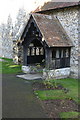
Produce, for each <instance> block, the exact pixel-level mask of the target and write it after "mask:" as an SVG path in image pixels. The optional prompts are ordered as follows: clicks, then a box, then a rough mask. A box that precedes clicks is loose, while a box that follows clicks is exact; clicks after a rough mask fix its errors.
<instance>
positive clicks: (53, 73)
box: [43, 68, 70, 79]
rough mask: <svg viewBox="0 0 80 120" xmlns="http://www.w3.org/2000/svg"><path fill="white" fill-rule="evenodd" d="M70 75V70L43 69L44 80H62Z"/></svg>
mask: <svg viewBox="0 0 80 120" xmlns="http://www.w3.org/2000/svg"><path fill="white" fill-rule="evenodd" d="M69 75H70V68H61V69H54V70H46V69H43V78H44V79H53V78H54V79H61V78H67V77H69Z"/></svg>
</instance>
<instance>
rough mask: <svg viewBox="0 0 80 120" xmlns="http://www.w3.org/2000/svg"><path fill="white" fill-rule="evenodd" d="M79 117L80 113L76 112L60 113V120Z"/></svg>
mask: <svg viewBox="0 0 80 120" xmlns="http://www.w3.org/2000/svg"><path fill="white" fill-rule="evenodd" d="M79 115H80V113H78V112H74V111H72V112H62V113H60V118H78V116H79ZM66 120H67V119H66Z"/></svg>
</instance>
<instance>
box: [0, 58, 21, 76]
mask: <svg viewBox="0 0 80 120" xmlns="http://www.w3.org/2000/svg"><path fill="white" fill-rule="evenodd" d="M1 59H3V60H4V61H2V62H1V61H0V73H3V74H12V73H20V72H22V71H21V65H16V64H14V63H13V60H12V59H8V58H1Z"/></svg>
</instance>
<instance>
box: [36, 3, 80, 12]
mask: <svg viewBox="0 0 80 120" xmlns="http://www.w3.org/2000/svg"><path fill="white" fill-rule="evenodd" d="M77 5H80V2H47V3H45V4H44V5H43V6H42V7H40V6H39V7H38V8H37V9H36V10H35V11H34V13H35V12H43V11H46V10H54V9H60V8H65V7H72V6H77Z"/></svg>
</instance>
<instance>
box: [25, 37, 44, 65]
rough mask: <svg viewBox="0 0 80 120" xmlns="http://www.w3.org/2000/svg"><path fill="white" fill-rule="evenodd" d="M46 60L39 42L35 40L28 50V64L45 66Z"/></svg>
mask: <svg viewBox="0 0 80 120" xmlns="http://www.w3.org/2000/svg"><path fill="white" fill-rule="evenodd" d="M44 59H45V51H44V48H43V46H42V44H41V43H40V41H39V40H37V39H34V40H33V41H32V42H31V43H30V44H29V46H28V50H27V64H28V65H29V64H30V65H32V64H36V63H40V64H41V65H42V64H43V61H44Z"/></svg>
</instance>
